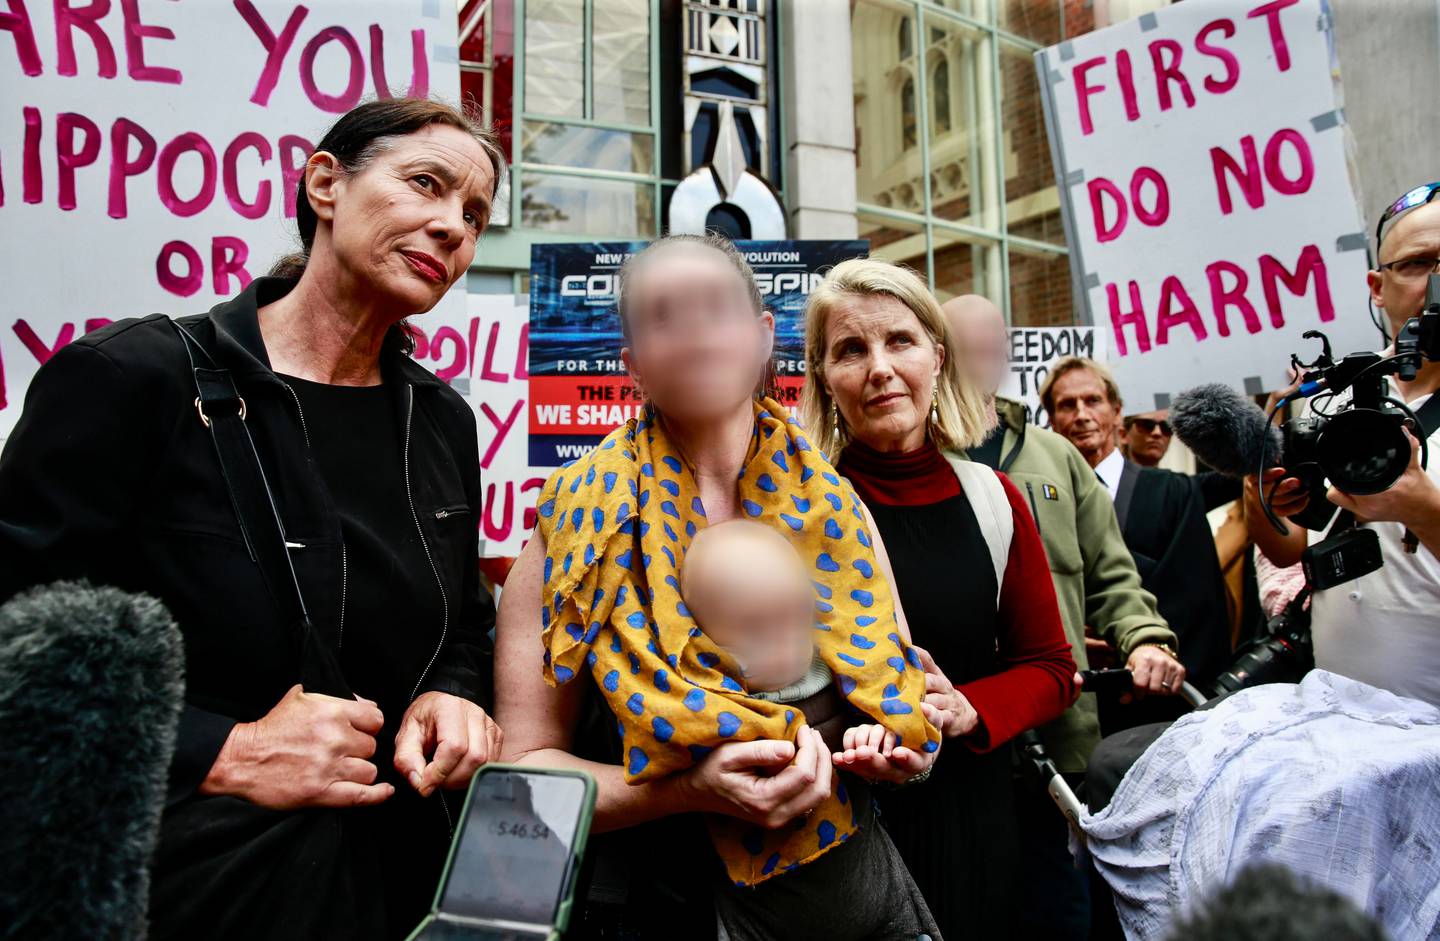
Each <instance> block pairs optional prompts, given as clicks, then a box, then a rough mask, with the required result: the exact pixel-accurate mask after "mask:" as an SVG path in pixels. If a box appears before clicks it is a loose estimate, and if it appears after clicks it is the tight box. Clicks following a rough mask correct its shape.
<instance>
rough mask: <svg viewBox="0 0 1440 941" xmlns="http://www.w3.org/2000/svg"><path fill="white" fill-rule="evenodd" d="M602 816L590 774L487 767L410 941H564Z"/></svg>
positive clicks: (477, 780)
mask: <svg viewBox="0 0 1440 941" xmlns="http://www.w3.org/2000/svg"><path fill="white" fill-rule="evenodd" d="M594 810H595V781H594V780H593V779H592V778H591V777H590V776H589V775H588V774H586V773H585V772H583V771H569V770H560V769H554V768H525V767H520V766H517V765H500V764H490V765H485V766H484V767H483V768H481V769H480V770H479V771H478V772H477V773H476V775H475V778H474V780H472V781H471V782H470V791H469V793H468V794H467V795H466V798H465V809H464V810H463V811H462V812H461V815H460V826H459V827H458V828H457V829H456V831H455V837H454V839H453V840H452V841H451V844H450V857H449V859H448V860H447V861H446V863H445V872H444V874H443V875H442V876H441V877H440V886H439V888H438V889H437V890H436V892H435V904H434V905H433V906H432V908H431V911H430V914H429V915H427V916H426V918H425V920H424V921H422V922H421V923H420V926H419V927H418V928H416V929H415V931H414V932H412V933H411V934H410V938H409V941H452V939H453V941H558V939H559V938H560V935H561V933H562V932H564V930H565V928H566V925H567V924H568V923H569V919H570V911H571V909H572V907H573V904H574V897H575V878H576V876H577V874H578V873H579V871H580V860H581V858H582V857H583V855H584V852H585V841H586V838H587V837H588V836H589V833H590V819H591V815H592V814H593V813H594Z"/></svg>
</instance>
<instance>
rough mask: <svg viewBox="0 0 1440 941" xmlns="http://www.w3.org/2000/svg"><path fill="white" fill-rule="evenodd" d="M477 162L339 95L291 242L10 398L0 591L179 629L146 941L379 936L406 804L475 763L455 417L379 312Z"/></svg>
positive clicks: (423, 836) (416, 811) (497, 155)
mask: <svg viewBox="0 0 1440 941" xmlns="http://www.w3.org/2000/svg"><path fill="white" fill-rule="evenodd" d="M503 166H504V161H503V159H502V154H501V151H500V149H499V147H498V146H497V145H496V143H495V142H494V140H493V138H492V137H491V136H490V135H489V134H488V133H487V132H485V131H484V130H482V129H480V128H479V127H477V126H476V125H474V124H472V123H471V121H470V119H469V118H468V117H467V116H466V115H465V114H463V113H461V112H460V111H459V110H457V109H455V108H453V107H450V106H448V105H445V104H442V103H439V102H434V101H428V100H423V99H388V100H383V101H373V102H369V103H366V104H363V105H360V106H359V107H357V108H355V109H353V110H352V111H350V112H349V113H347V114H345V115H344V116H342V117H340V118H339V120H337V121H336V123H335V124H334V126H333V127H332V128H331V129H330V130H329V131H328V132H327V133H326V134H325V136H324V138H323V139H322V140H321V141H320V144H319V146H318V147H317V148H316V149H315V152H314V153H313V154H311V156H310V158H309V160H308V161H307V163H306V165H305V172H304V178H303V180H302V181H301V183H300V186H299V190H298V192H297V193H296V201H295V205H296V222H297V224H298V227H299V232H300V240H301V243H302V245H303V251H302V252H300V253H299V254H297V255H294V256H291V257H289V258H287V259H284V260H283V261H282V262H281V264H279V265H278V266H277V268H276V269H275V270H274V271H272V273H271V274H272V276H270V277H262V278H256V279H254V280H253V281H252V282H251V283H250V284H249V285H247V287H246V288H245V289H244V291H242V292H241V293H240V294H239V295H238V296H236V297H233V298H230V299H228V300H226V301H224V302H222V303H221V304H219V305H217V306H215V307H214V308H213V309H211V310H210V311H209V312H207V313H203V314H196V315H193V316H187V317H182V318H177V320H175V321H171V320H170V319H169V318H167V317H164V316H158V315H157V316H151V317H146V318H143V319H132V320H125V321H121V322H118V323H116V324H113V325H111V326H109V327H106V328H104V329H101V330H97V331H94V332H92V333H90V334H89V335H87V336H86V337H84V338H82V339H80V340H77V341H76V342H74V343H72V344H70V345H68V346H67V347H65V348H63V349H62V350H60V351H59V352H58V353H57V354H56V355H55V356H54V357H52V359H51V360H50V362H49V363H47V365H46V368H45V369H42V371H41V373H40V375H39V376H37V378H36V382H35V384H34V385H33V386H32V387H31V388H32V393H31V401H30V403H29V404H28V405H27V408H26V414H25V417H24V418H22V420H21V423H20V426H19V428H18V429H17V433H16V434H15V435H14V436H13V437H12V440H11V441H10V443H9V444H10V446H9V447H7V449H6V450H5V452H4V456H3V458H0V600H4V599H5V598H7V597H9V596H10V595H11V594H13V593H14V592H15V591H17V590H19V589H21V588H24V587H28V586H30V585H36V584H44V583H48V582H51V581H53V580H55V579H56V578H58V577H62V576H66V577H72V578H73V577H85V578H88V579H89V580H90V581H92V582H93V583H95V584H97V585H100V584H103V585H115V586H121V587H123V588H124V589H126V590H128V591H137V592H143V593H145V594H147V595H150V596H153V597H155V598H158V599H160V600H161V601H162V602H163V603H164V604H165V606H166V608H168V610H169V611H170V613H171V614H172V615H173V616H174V619H175V621H176V623H178V624H179V625H180V628H181V631H182V633H183V635H184V648H185V660H186V663H185V678H184V680H185V684H184V685H185V695H186V706H185V711H184V713H183V718H182V719H181V721H180V725H179V730H178V733H177V740H176V747H175V760H174V763H173V766H172V773H171V780H170V782H169V800H168V803H167V806H166V810H165V817H164V821H163V823H162V825H161V828H160V839H159V844H158V849H157V851H156V853H155V866H154V879H153V884H152V890H151V892H150V903H151V915H150V922H151V926H152V931H153V933H154V935H155V936H157V937H210V938H224V939H229V938H261V937H264V938H279V937H307V938H309V937H314V938H320V937H345V938H355V939H370V938H377V939H378V938H381V937H400V936H403V935H404V934H405V933H407V932H408V931H410V930H411V929H413V928H414V926H415V925H416V924H418V922H419V919H420V917H421V916H422V915H423V914H424V911H425V909H426V905H427V903H428V901H429V899H430V897H431V896H432V895H433V892H434V886H435V879H436V878H438V875H439V872H440V869H441V868H442V866H443V863H444V858H445V851H446V847H447V846H448V844H449V834H450V829H449V824H450V822H451V821H452V820H453V818H452V816H451V815H452V814H453V813H458V810H459V807H460V804H459V802H457V801H454V800H453V798H451V803H450V804H447V803H446V798H445V795H444V794H438V795H437V793H436V792H437V791H439V790H440V789H441V788H452V789H453V788H460V787H463V786H465V785H466V784H467V783H468V782H469V780H470V778H471V776H472V775H473V773H474V772H475V770H476V769H477V768H478V767H479V766H480V765H481V764H482V763H484V762H485V761H487V760H489V759H490V758H493V757H496V756H497V755H498V754H499V748H500V731H499V728H498V726H496V725H495V723H494V722H493V721H491V719H490V717H489V716H488V715H487V714H486V712H485V710H484V709H483V708H482V707H481V706H480V705H479V703H480V702H482V701H486V700H488V696H489V685H490V676H489V674H490V662H489V658H488V653H487V641H486V635H487V633H488V631H489V629H490V627H491V625H492V624H493V607H492V605H491V602H490V599H489V598H488V597H487V596H486V595H485V592H484V589H483V587H482V586H481V584H480V580H479V574H478V572H477V570H476V564H475V559H476V555H477V553H476V541H477V530H478V526H479V516H480V488H479V471H478V466H479V461H478V458H477V456H476V454H475V450H476V444H475V423H474V415H473V413H472V412H471V410H470V408H469V406H468V405H467V404H466V403H465V402H464V400H463V399H461V397H460V396H459V395H457V394H456V393H455V392H454V391H453V390H451V389H450V388H449V387H448V386H446V385H445V384H444V383H442V382H440V381H439V380H438V379H437V378H436V377H435V376H434V375H433V374H432V373H430V372H429V371H428V370H426V369H425V368H424V367H422V366H420V365H419V364H417V363H415V362H414V361H413V360H412V359H410V358H409V357H408V356H406V355H405V352H406V351H408V349H409V347H410V338H409V335H408V334H407V333H405V331H404V329H403V325H402V321H403V320H404V319H405V318H406V317H410V316H414V315H419V314H423V313H425V312H426V311H428V310H430V309H431V308H432V307H434V306H435V304H436V302H437V301H439V300H440V298H441V297H442V296H443V295H444V294H445V292H446V290H448V289H449V288H450V286H451V285H452V284H454V283H455V281H456V280H457V279H458V278H459V277H460V276H461V275H462V274H464V272H465V270H466V268H467V267H468V266H469V264H470V262H471V260H472V259H473V258H474V256H475V242H476V239H477V238H478V237H479V236H480V235H481V233H482V232H484V230H485V225H486V221H487V220H488V218H489V214H490V206H491V203H492V201H493V200H494V198H495V190H496V186H497V183H498V181H499V178H500V174H501V172H502V170H503ZM97 367H98V368H97ZM207 374H208V379H207V378H206V376H207ZM228 383H233V386H234V393H233V394H224V393H221V394H216V392H215V390H216V388H217V386H218V387H222V388H223V386H224V385H225V384H228ZM200 389H204V390H206V398H205V399H204V401H205V403H206V404H205V405H204V407H203V408H202V407H201V404H200V403H201V401H202V400H201V398H200V397H197V391H200ZM228 391H229V390H224V392H228ZM76 401H84V402H85V403H86V408H85V409H81V410H78V411H77V410H76V409H75V408H74V403H75V402H76ZM237 418H238V419H240V420H242V421H243V425H241V424H240V422H239V421H237V420H236V419H237ZM226 429H228V430H226ZM241 429H243V435H239V434H237V433H236V432H237V431H239V430H241ZM237 440H238V441H239V442H240V443H239V444H238V445H237V443H236V442H237ZM257 463H258V465H259V470H257V469H256V465H257ZM61 468H64V469H63V470H61ZM262 476H263V478H264V479H263V481H262V480H260V479H259V478H261V477H262ZM247 482H248V483H249V486H247V485H246V483H247ZM277 523H278V526H277ZM157 732H158V730H157ZM167 748H168V746H167ZM452 806H453V810H452ZM357 808H363V809H357Z"/></svg>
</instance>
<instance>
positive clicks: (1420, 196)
mask: <svg viewBox="0 0 1440 941" xmlns="http://www.w3.org/2000/svg"><path fill="white" fill-rule="evenodd" d="M1436 193H1440V182H1437V183H1426V184H1425V185H1424V186H1417V187H1415V188H1414V189H1413V190H1411V191H1410V192H1408V193H1406V194H1405V195H1404V196H1401V197H1400V198H1399V199H1397V200H1395V202H1393V203H1391V204H1390V208H1389V209H1387V210H1385V211H1384V212H1383V213H1381V214H1380V224H1379V225H1377V226H1375V251H1376V252H1377V253H1378V252H1379V251H1380V242H1381V240H1382V239H1384V237H1385V226H1386V224H1388V223H1390V222H1392V221H1394V220H1395V219H1396V218H1397V217H1399V216H1402V215H1404V214H1405V213H1407V212H1409V211H1410V210H1412V209H1414V208H1416V207H1417V206H1423V205H1425V204H1426V203H1428V202H1430V200H1432V199H1434V198H1435V194H1436ZM1392 264H1396V263H1394V262H1392ZM1380 267H1381V268H1386V267H1388V266H1387V265H1381V266H1380Z"/></svg>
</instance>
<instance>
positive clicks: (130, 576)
mask: <svg viewBox="0 0 1440 941" xmlns="http://www.w3.org/2000/svg"><path fill="white" fill-rule="evenodd" d="M292 286H293V282H292V281H288V280H283V279H276V278H261V279H257V280H256V281H255V282H253V283H252V284H251V285H250V286H249V287H248V288H247V289H246V290H245V291H244V292H243V293H242V294H240V295H239V296H238V297H236V298H234V299H232V300H229V301H226V302H225V303H222V304H220V305H218V306H216V307H215V308H214V309H212V310H211V311H210V312H209V314H208V315H201V316H198V317H192V318H185V320H184V321H183V322H184V323H186V324H187V325H188V327H189V329H190V330H191V332H192V333H193V334H194V335H195V336H196V337H197V338H198V339H199V340H200V342H201V343H202V344H203V345H204V346H205V347H207V348H208V349H210V350H211V351H212V353H213V354H214V355H215V357H216V359H217V360H218V361H219V365H221V366H222V367H224V368H227V369H229V370H230V371H231V373H232V374H233V376H234V379H235V383H236V385H237V387H238V389H239V392H240V395H241V396H242V397H243V398H244V400H245V403H246V409H247V418H246V422H247V425H248V426H249V429H250V432H251V434H252V435H253V437H254V439H255V443H256V447H257V449H258V450H259V452H260V455H261V459H262V463H263V465H264V467H265V471H266V475H267V477H268V478H269V481H270V484H271V486H272V488H273V489H274V491H275V498H276V501H277V504H278V506H279V509H280V513H281V515H282V518H283V519H284V521H285V525H286V529H287V536H288V537H289V538H290V539H291V540H292V541H293V542H297V543H301V544H303V546H304V548H302V549H296V550H294V551H292V553H291V555H292V559H293V561H294V564H295V567H296V570H297V574H298V577H299V579H300V583H301V586H302V590H303V592H304V596H305V600H306V602H307V605H308V607H309V610H310V613H311V617H312V620H313V621H314V623H315V624H316V625H317V627H318V628H319V629H320V631H321V632H322V636H324V637H326V638H333V637H334V635H335V632H336V628H337V623H338V618H339V612H340V611H341V605H342V601H343V598H342V595H343V592H344V576H343V572H342V539H341V529H340V520H339V517H338V515H337V514H336V512H335V509H334V506H333V504H332V501H331V498H330V496H329V493H328V491H327V489H326V487H325V485H324V483H323V482H322V480H321V478H320V476H319V472H318V468H317V467H316V465H315V463H314V462H313V461H312V460H311V458H310V456H309V454H308V447H307V437H306V429H305V425H304V416H303V414H302V413H301V411H300V405H299V400H298V398H297V397H296V396H295V395H294V393H293V392H292V391H291V389H290V388H289V386H287V385H286V384H285V383H284V382H283V381H282V380H281V379H280V378H279V377H278V376H277V375H276V374H275V373H274V372H273V371H272V370H271V369H270V366H269V360H268V358H267V356H266V353H265V347H264V344H263V342H262V340H261V336H260V330H259V322H258V316H257V309H258V307H260V306H263V305H265V304H268V303H270V302H272V301H274V300H275V299H277V298H279V297H281V296H283V295H284V294H285V293H286V292H287V291H289V289H290V288H291V287H292ZM381 369H382V373H383V376H384V380H385V383H386V385H387V386H389V387H390V388H391V390H392V394H393V397H394V405H395V408H396V409H397V410H398V413H397V414H398V417H399V421H398V423H397V424H398V427H399V428H400V429H401V430H402V433H403V434H405V435H407V436H408V441H407V440H401V441H397V442H396V448H397V450H400V449H402V448H403V449H404V453H405V455H406V457H405V461H406V470H407V475H406V476H407V480H408V482H409V485H408V489H409V494H408V497H409V498H410V500H411V502H412V504H413V510H414V512H413V515H414V516H415V517H416V520H417V522H416V525H417V527H418V528H419V529H420V533H421V536H422V537H423V540H424V543H425V545H426V546H427V548H428V549H429V551H430V553H431V554H432V556H433V560H434V568H435V572H434V581H435V590H436V591H437V592H440V591H443V593H444V603H443V606H442V607H443V610H444V611H445V615H444V619H443V621H442V622H441V623H428V624H427V623H420V624H416V625H410V626H407V628H406V629H407V630H412V631H413V632H414V638H413V641H414V642H413V644H412V645H411V648H412V649H411V651H410V654H409V656H408V657H407V658H406V664H405V666H406V668H407V669H413V672H414V676H415V684H416V687H417V693H418V692H424V691H428V690H441V691H445V692H449V693H453V694H456V695H459V696H463V697H466V698H469V699H472V700H475V701H477V702H481V701H483V698H484V696H485V694H486V693H487V692H488V688H489V680H490V660H489V639H488V632H489V631H490V629H491V627H492V626H493V624H494V607H493V605H492V603H491V600H490V597H489V595H488V594H487V593H486V592H485V590H484V588H483V587H482V585H481V583H480V579H479V571H478V568H477V565H476V559H477V539H478V524H479V516H480V481H479V456H478V450H477V441H476V430H475V419H474V415H473V413H472V411H471V410H470V408H469V406H468V405H467V404H466V403H465V401H464V400H463V399H462V398H460V396H459V395H457V394H456V393H455V392H454V391H453V390H451V389H450V388H449V387H448V386H446V385H445V384H444V383H443V382H441V381H439V380H438V379H436V378H435V377H434V375H432V374H431V373H430V372H428V371H427V370H425V369H424V368H423V367H421V366H419V365H418V364H416V363H414V362H413V361H411V360H410V359H409V357H407V356H405V355H404V354H403V353H402V352H401V351H399V350H398V349H387V350H386V352H385V353H384V354H383V356H382V361H381ZM194 401H195V387H194V381H193V377H192V375H191V372H190V366H189V360H188V358H187V356H186V352H185V349H184V347H183V346H182V343H181V340H180V339H179V337H178V335H177V333H176V332H175V330H174V328H173V327H172V326H171V324H170V323H168V321H167V319H166V318H165V317H164V316H163V315H159V314H156V315H152V316H150V317H145V318H143V319H131V320H124V321H121V322H118V323H115V324H112V325H110V326H107V327H105V328H103V329H101V330H97V331H95V332H93V333H90V334H87V335H86V336H84V337H83V338H81V339H79V340H76V341H75V342H73V343H71V344H69V345H67V346H65V347H64V348H62V349H61V350H60V351H59V352H58V353H56V354H55V356H54V357H53V358H51V360H50V361H49V362H48V363H46V364H45V366H44V367H43V368H41V370H40V371H39V373H38V374H37V375H36V377H35V380H34V381H33V383H32V384H31V386H30V389H29V392H28V393H27V396H26V401H25V409H24V412H23V414H22V415H21V418H20V421H19V423H18V424H17V425H16V427H15V431H14V434H13V435H11V437H10V438H9V440H8V441H7V442H6V446H5V450H4V453H3V455H0V600H3V599H5V598H8V597H10V595H12V594H14V593H15V592H16V591H18V590H20V589H22V588H25V587H27V586H30V585H35V584H40V583H46V582H50V581H53V580H55V579H59V578H70V577H84V578H88V579H90V580H91V581H92V582H95V583H101V584H108V585H115V586H118V587H120V588H123V589H125V590H129V591H138V592H145V593H147V594H150V595H153V596H155V597H157V598H159V599H160V600H161V601H163V602H164V603H165V604H166V606H167V607H168V608H169V610H170V612H171V614H172V615H173V616H174V617H175V620H176V621H177V623H178V624H179V625H180V628H181V631H182V633H183V635H184V639H185V656H186V671H187V675H186V702H187V705H186V708H185V710H184V713H183V715H182V718H181V722H180V729H179V736H178V744H177V752H176V756H175V760H174V763H173V765H172V768H171V781H170V808H171V810H174V809H175V808H176V806H177V805H180V804H183V803H184V802H186V801H187V800H189V799H192V798H193V795H194V792H195V789H196V788H197V786H198V785H199V783H200V781H201V780H203V778H204V776H205V774H206V773H207V772H208V770H209V768H210V766H211V765H212V764H213V762H214V759H215V756H216V755H217V754H218V752H219V750H220V747H221V746H222V745H223V744H224V742H225V739H226V737H227V735H228V734H229V730H230V728H231V726H232V725H233V724H234V723H236V722H244V721H252V720H255V719H258V718H260V717H261V716H263V715H264V714H265V713H266V712H267V711H269V709H270V708H271V707H273V706H274V705H275V704H276V703H277V702H278V701H279V700H280V698H281V697H282V696H283V695H284V694H285V692H286V690H287V689H289V687H290V686H292V685H293V684H294V683H296V682H297V681H298V680H299V678H300V649H301V648H300V645H299V643H298V641H297V638H296V637H295V632H294V630H293V628H292V627H291V626H289V625H287V624H286V623H285V622H284V621H283V620H282V618H281V616H280V613H279V610H278V609H277V607H276V605H275V603H274V602H273V601H272V600H271V598H270V596H269V594H268V593H267V590H266V588H265V584H264V582H263V581H262V579H261V576H260V573H259V569H258V568H257V567H256V565H255V563H253V562H252V561H251V560H250V558H249V555H248V553H247V552H246V549H245V546H244V543H243V541H242V539H241V535H240V531H239V528H238V526H237V523H236V519H235V515H234V510H233V509H232V506H231V503H230V499H229V497H228V494H227V491H226V489H225V487H224V483H223V481H222V478H221V475H220V468H219V464H218V461H217V458H216V455H215V451H214V446H213V445H212V443H211V440H210V438H209V434H208V432H207V431H206V429H205V428H204V426H203V425H202V424H201V422H200V420H199V416H198V414H197V412H196V409H195V406H194ZM407 444H408V447H406V445H407ZM357 472H360V473H363V468H357ZM406 496H407V495H406V494H397V495H396V498H397V499H401V500H403V499H406ZM457 506H464V507H465V508H466V510H465V512H464V513H460V514H456V513H454V512H453V510H454V508H455V507H457ZM441 510H445V511H447V512H443V513H441V512H438V511H441ZM432 661H433V662H432ZM405 705H407V703H381V708H382V710H385V712H386V718H387V724H388V722H390V721H394V720H398V718H399V713H400V712H403V709H404V707H405ZM383 770H384V769H382V771H383ZM404 790H405V789H399V791H397V796H403V795H402V794H401V793H400V792H402V791H404ZM392 800H394V799H392ZM415 802H416V803H420V802H419V801H418V800H416V801H415ZM428 803H429V804H431V805H432V806H430V807H429V808H427V809H428V810H429V812H430V813H431V815H432V817H433V820H434V821H436V823H437V826H438V827H439V834H440V837H439V841H440V854H441V858H440V859H438V860H436V863H435V865H436V867H437V869H438V866H439V864H440V863H441V862H443V852H444V849H443V847H444V838H445V837H446V836H447V835H448V831H446V829H445V826H444V824H445V815H444V813H443V812H444V811H445V808H443V807H436V806H433V805H434V804H436V803H438V802H435V801H431V802H428ZM452 803H453V804H454V805H455V806H456V807H458V802H452ZM169 819H170V816H169V811H167V824H168V822H169ZM164 843H165V840H164V827H163V826H162V861H161V863H160V865H161V866H163V864H164V862H163V855H164V852H163V850H164ZM425 868H426V869H429V868H430V867H428V866H427V867H425ZM162 877H163V873H160V872H157V880H162ZM432 886H433V883H432ZM157 927H158V926H157Z"/></svg>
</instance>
